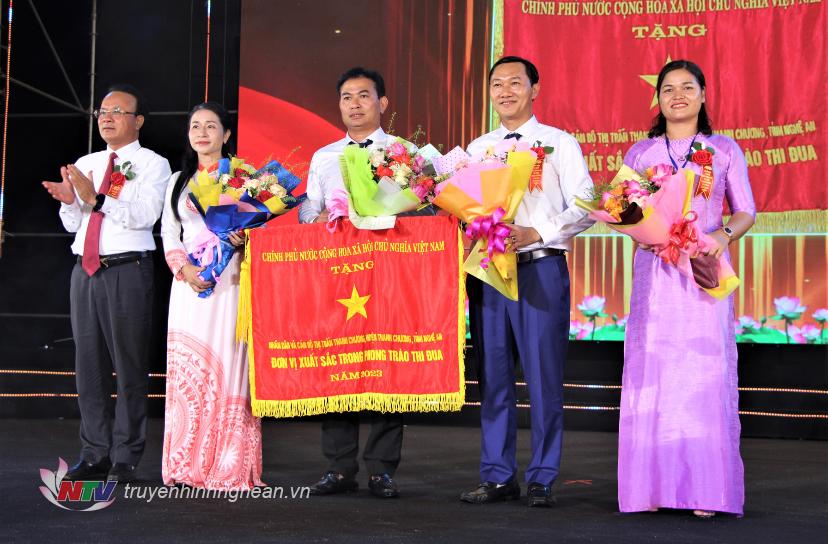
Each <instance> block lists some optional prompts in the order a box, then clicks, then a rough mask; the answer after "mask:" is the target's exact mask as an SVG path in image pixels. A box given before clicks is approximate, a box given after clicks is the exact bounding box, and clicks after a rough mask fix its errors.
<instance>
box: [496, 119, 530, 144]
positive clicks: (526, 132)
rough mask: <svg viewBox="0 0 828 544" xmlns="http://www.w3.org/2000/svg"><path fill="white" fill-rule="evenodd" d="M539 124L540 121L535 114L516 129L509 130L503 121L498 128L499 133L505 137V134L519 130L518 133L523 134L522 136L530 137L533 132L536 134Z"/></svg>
mask: <svg viewBox="0 0 828 544" xmlns="http://www.w3.org/2000/svg"><path fill="white" fill-rule="evenodd" d="M539 124H540V123H538V120H537V119H536V118H535V116H534V115H533V116H532V117H530V118H529V120H528V121H526V122H525V123H523V124H522V125H520V126H519V127H518V128H516V129H515V130H509V129H508V128H506V127H504V126H503V123H501V124H500V127H499V128H498V129H497V130H498V131H499V133H498V135H499V136H501V137H503V136H506V135H507V134H510V133H512V132H517V133H518V134H520V135H521V137H522V138H526V139H529V137H530V136H531V135H532V134H534V132H535V129H536V128H537V126H538V125H539ZM524 141H525V140H524Z"/></svg>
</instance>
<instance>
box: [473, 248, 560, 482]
mask: <svg viewBox="0 0 828 544" xmlns="http://www.w3.org/2000/svg"><path fill="white" fill-rule="evenodd" d="M518 294H519V297H520V300H518V301H517V302H514V301H511V300H509V299H507V298H506V297H504V296H503V295H501V294H500V293H498V292H497V291H496V290H495V289H493V288H492V287H490V286H489V285H487V284H484V283H482V282H480V281H479V280H477V279H476V278H473V277H469V314H470V316H469V317H470V321H471V328H472V334H473V335H474V337H473V341H474V345H475V348H476V351H477V356H478V361H479V363H480V393H481V407H480V424H481V433H480V434H481V449H480V479H481V481H489V482H495V483H506V482H507V481H509V480H511V479H513V478H515V477H516V475H517V461H516V456H515V453H516V447H517V420H516V414H517V408H516V406H515V396H516V395H515V355H516V354H515V349H517V355H518V357H519V358H520V362H521V365H522V366H523V374H524V377H525V379H526V384H527V387H528V390H529V399H530V402H531V409H530V420H531V424H532V444H531V450H532V456H531V460H530V461H529V466H528V467H527V468H526V481H527V483H529V482H538V483H541V484H544V485H551V484H552V483H553V482H554V481H555V479H556V478H557V476H558V470H559V467H560V463H561V446H562V439H563V369H564V362H565V360H566V351H567V347H568V341H569V270H568V268H567V265H566V258H565V257H563V256H550V257H545V258H543V259H539V260H537V261H532V262H529V263H526V264H519V265H518Z"/></svg>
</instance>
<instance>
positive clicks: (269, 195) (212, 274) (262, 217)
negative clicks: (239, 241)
mask: <svg viewBox="0 0 828 544" xmlns="http://www.w3.org/2000/svg"><path fill="white" fill-rule="evenodd" d="M300 182H301V180H300V179H299V178H298V177H297V176H296V175H295V174H293V172H291V171H290V170H288V169H287V168H285V167H284V166H282V165H281V164H279V163H278V162H277V161H270V162H268V163H267V164H265V165H264V166H263V167H262V168H259V169H258V170H257V169H256V168H255V167H253V166H251V165H249V164H246V163H245V162H244V161H243V160H242V159H239V158H238V157H233V158H231V159H221V160H220V161H219V163H218V169H217V170H216V171H215V173H212V174H211V173H208V172H207V171H206V170H202V171H200V172H199V173H198V175H196V176H194V178H193V179H191V180H190V182H189V188H190V191H191V192H190V195H189V198H190V200H191V201H192V203H193V204H194V205H195V207H196V209H198V211H199V213H201V215H202V217H203V218H204V224H205V225H206V226H207V228H206V229H205V230H204V231H202V233H201V234H200V235H199V237H198V239H197V240H196V247H195V249H194V250H193V252H192V253H190V255H189V256H190V260H191V261H192V262H193V264H195V265H196V266H203V267H204V270H202V271H201V272H200V273H199V276H200V277H201V279H203V280H204V281H207V282H212V283H214V284H215V283H217V282H218V281H219V276H221V273H222V272H223V271H224V269H225V268H226V267H227V265H228V263H229V262H230V259H232V258H233V253H234V252H235V250H236V248H235V247H233V245H232V244H231V243H230V242H229V240H228V237H229V236H230V234H232V233H234V232H238V231H240V230H244V229H253V228H256V227H260V226H262V225H264V224H265V223H266V222H267V221H270V220H271V219H273V218H274V217H276V216H278V215H281V214H283V213H286V212H287V211H289V210H290V209H292V208H295V207H296V206H298V205H299V204H301V203H302V202H303V201H304V200H305V198H306V197H305V195H301V196H298V197H295V196H293V195H292V194H291V192H292V191H293V190H294V189H295V188H296V187H297V186H298V185H299V183H300ZM212 293H213V288H212V287H211V288H209V289H207V290H205V291H204V292H202V293H200V294H199V295H198V296H200V297H202V298H205V297H209V296H210V295H211V294H212Z"/></svg>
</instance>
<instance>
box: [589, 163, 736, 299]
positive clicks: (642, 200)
mask: <svg viewBox="0 0 828 544" xmlns="http://www.w3.org/2000/svg"><path fill="white" fill-rule="evenodd" d="M695 176H696V175H695V173H693V171H691V170H684V169H683V170H679V171H678V172H676V173H673V169H672V167H670V166H668V165H662V164H660V165H656V166H654V167H652V168H649V169H647V171H646V172H645V173H644V175H643V176H642V175H641V174H639V173H638V172H636V171H635V170H633V169H632V168H630V167H628V166H626V165H624V166H622V167H621V170H619V171H618V174H617V175H616V176H615V178H613V180H612V181H611V182H610V184H609V186H607V187H606V188H605V189H606V190H603V191H602V190H601V189H600V188H597V189H596V198H595V199H593V200H591V201H585V200H581V199H580V198H579V199H577V200H576V204H577V205H578V207H580V208H583V209H585V210H587V211H588V212H589V216H590V217H591V218H592V219H595V220H596V221H600V222H602V223H605V224H606V225H607V226H608V227H609V228H611V229H612V230H614V231H616V232H620V233H622V234H626V235H628V236H630V237H631V238H632V239H633V240H635V241H636V242H638V243H641V244H646V245H648V246H653V249H654V251H655V253H656V255H658V256H659V257H661V259H662V260H663V261H664V262H665V263H670V264H672V265H673V266H675V267H676V268H678V270H679V271H680V272H681V273H682V274H683V275H684V276H686V277H688V278H690V279H691V280H692V281H693V282H695V284H696V285H697V286H698V287H699V288H700V289H704V290H705V291H706V292H707V293H709V294H710V295H711V296H713V297H714V298H717V299H722V298H725V297H727V296H728V295H730V293H732V292H733V290H734V289H736V288H737V287H738V286H739V278H738V277H737V276H736V273H735V272H734V271H733V267H731V266H730V263H729V262H728V261H727V259H725V258H724V257H719V258H716V257H712V256H708V255H703V254H702V252H703V251H705V250H707V249H709V248H711V247H715V244H716V242H715V241H714V240H713V239H712V238H711V237H710V236H708V235H707V234H704V233H703V232H701V229H700V228H699V226H698V223H697V222H696V221H697V219H698V215H697V214H696V212H694V211H692V210H691V209H690V204H691V201H692V198H693V184H694V182H695Z"/></svg>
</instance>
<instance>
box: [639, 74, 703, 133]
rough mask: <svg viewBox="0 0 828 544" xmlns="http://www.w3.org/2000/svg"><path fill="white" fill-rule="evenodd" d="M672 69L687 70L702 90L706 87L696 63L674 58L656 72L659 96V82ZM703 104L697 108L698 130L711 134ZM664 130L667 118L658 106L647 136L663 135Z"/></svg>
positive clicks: (659, 93)
mask: <svg viewBox="0 0 828 544" xmlns="http://www.w3.org/2000/svg"><path fill="white" fill-rule="evenodd" d="M674 70H687V71H688V72H690V73H691V74H693V77H695V78H696V81H698V82H699V85H700V86H701V88H702V90H704V89H705V88H706V87H707V84H706V83H705V82H704V73H702V70H701V68H699V65H698V64H696V63H695V62H691V61H689V60H674V61H673V62H668V63H667V64H665V65H664V68H662V69H661V72H659V73H658V81H657V82H656V93H657V94H658V95H659V96H661V84H662V83H664V77H665V76H666V75H667V74H669V73H670V72H672V71H674ZM704 106H705V105H704V104H702V105H701V109H700V110H699V121H698V127H699V132H701V133H702V134H704V135H706V136H710V135H711V134H713V127H712V126H711V125H710V118H709V117H708V116H707V109H706V108H705V107H704ZM665 132H667V119H666V118H665V117H664V114H663V113H661V108H659V110H658V115H656V116H655V117H654V118H653V126H652V128H650V132H649V134H648V136H649V137H650V138H655V137H657V136H661V135H663V134H664V133H665Z"/></svg>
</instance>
